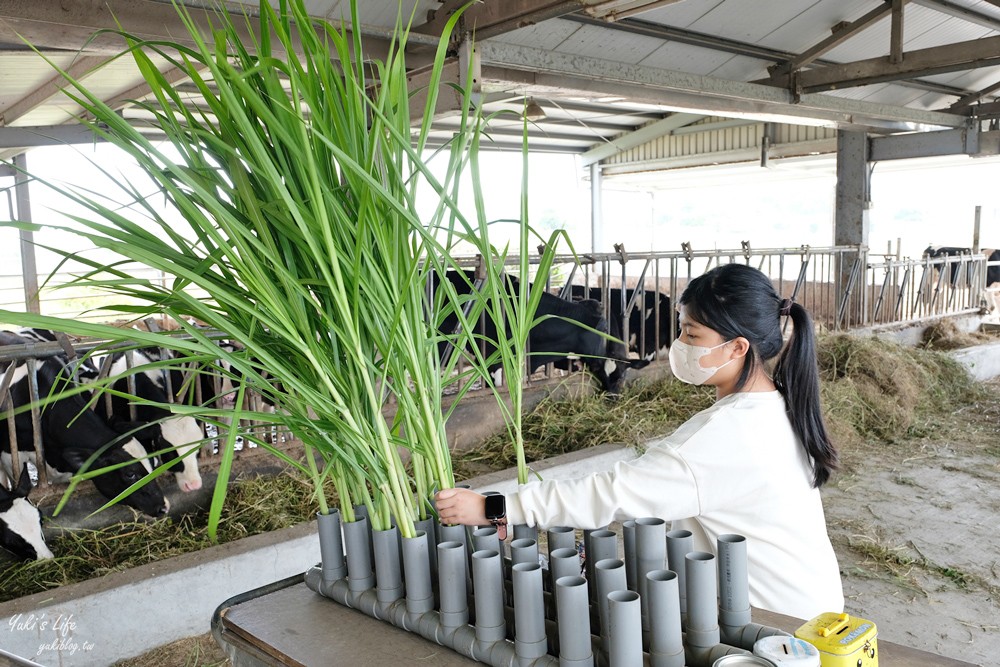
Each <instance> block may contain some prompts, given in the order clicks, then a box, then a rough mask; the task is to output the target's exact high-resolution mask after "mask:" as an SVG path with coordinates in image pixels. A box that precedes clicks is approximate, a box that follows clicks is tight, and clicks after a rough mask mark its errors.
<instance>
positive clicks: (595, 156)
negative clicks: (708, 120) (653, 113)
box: [582, 113, 705, 167]
mask: <svg viewBox="0 0 1000 667" xmlns="http://www.w3.org/2000/svg"><path fill="white" fill-rule="evenodd" d="M704 117H705V116H704V114H693V113H675V114H671V115H670V116H667V117H666V118H664V119H663V120H658V121H656V122H654V123H650V124H649V125H644V126H642V127H640V128H639V129H637V130H635V131H634V132H629V133H628V134H625V135H623V136H621V137H618V138H617V139H615V140H613V141H609V142H607V143H605V144H601V145H600V146H597V147H596V148H592V149H591V150H589V151H587V152H586V153H584V154H583V156H582V166H584V167H586V166H588V165H590V164H593V163H594V162H600V161H601V160H603V159H605V158H609V157H611V156H612V155H615V154H617V153H620V152H622V151H626V150H628V149H630V148H635V147H636V146H640V145H642V144H644V143H646V142H647V141H652V140H654V139H657V138H659V137H662V136H664V135H667V134H670V133H671V132H672V131H674V130H676V129H678V128H681V127H684V126H686V125H690V124H691V123H695V122H697V121H699V120H701V119H703V118H704Z"/></svg>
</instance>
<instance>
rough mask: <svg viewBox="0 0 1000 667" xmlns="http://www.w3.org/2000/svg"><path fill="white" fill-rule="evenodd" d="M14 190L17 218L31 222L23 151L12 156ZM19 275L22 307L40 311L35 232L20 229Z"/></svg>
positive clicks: (25, 161)
mask: <svg viewBox="0 0 1000 667" xmlns="http://www.w3.org/2000/svg"><path fill="white" fill-rule="evenodd" d="M14 166H15V168H16V172H15V173H14V192H15V194H16V195H17V219H18V220H19V221H21V222H31V196H30V195H29V193H28V177H27V176H26V172H27V170H28V160H27V158H26V157H25V154H24V153H21V154H20V155H15V156H14ZM19 235H20V238H21V275H22V276H23V280H24V308H25V310H26V311H27V312H29V313H41V312H42V308H41V302H40V301H39V299H38V266H37V264H36V263H35V234H34V232H31V231H27V230H23V229H22V230H21V231H20V234H19Z"/></svg>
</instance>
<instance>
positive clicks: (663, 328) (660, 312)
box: [571, 285, 676, 361]
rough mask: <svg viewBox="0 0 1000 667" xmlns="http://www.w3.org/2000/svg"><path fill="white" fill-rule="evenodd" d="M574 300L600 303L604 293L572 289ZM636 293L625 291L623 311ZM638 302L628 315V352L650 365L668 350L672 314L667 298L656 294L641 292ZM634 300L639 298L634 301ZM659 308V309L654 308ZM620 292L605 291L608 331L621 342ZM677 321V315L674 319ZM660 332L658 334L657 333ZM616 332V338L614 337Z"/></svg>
mask: <svg viewBox="0 0 1000 667" xmlns="http://www.w3.org/2000/svg"><path fill="white" fill-rule="evenodd" d="M571 292H572V296H573V299H585V298H589V299H595V300H600V299H601V297H602V294H603V290H602V289H601V288H600V287H591V288H589V289H588V288H586V287H584V286H583V285H573V286H572V288H571ZM635 292H636V290H634V289H626V290H625V293H624V294H625V301H624V307H628V305H629V303H630V302H631V300H632V299H633V297H634V296H635ZM640 296H641V299H642V300H641V302H639V301H637V302H636V303H635V304H634V305H633V307H632V309H631V310H630V311H629V313H628V349H629V352H634V353H635V354H637V355H638V356H639V358H640V359H644V360H646V361H652V360H653V357H654V356H655V355H658V354H660V355H662V354H663V353H664V352H665V351H666V349H667V348H669V347H670V342H671V341H670V318H671V315H672V313H673V310H672V309H671V308H670V297H669V296H667V295H666V294H663V293H662V292H658V291H656V290H643V291H642V293H641V295H640ZM636 298H637V299H638V298H639V297H636ZM657 306H659V308H657ZM622 308H623V305H622V290H621V288H618V287H612V288H609V289H608V312H609V314H610V315H609V317H610V320H609V323H608V325H609V328H610V329H611V330H612V335H615V336H616V337H617V338H621V337H622V336H623V335H624V331H625V318H624V317H623V315H622ZM673 316H674V319H675V320H676V314H674V315H673ZM657 328H659V332H657ZM615 330H617V331H618V332H621V333H618V334H615V333H614V332H615Z"/></svg>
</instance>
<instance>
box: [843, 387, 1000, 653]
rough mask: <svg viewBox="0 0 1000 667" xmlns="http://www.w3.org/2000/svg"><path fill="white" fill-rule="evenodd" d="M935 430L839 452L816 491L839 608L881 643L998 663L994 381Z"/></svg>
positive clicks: (999, 468)
mask: <svg viewBox="0 0 1000 667" xmlns="http://www.w3.org/2000/svg"><path fill="white" fill-rule="evenodd" d="M987 386H988V388H989V389H990V398H989V399H987V400H985V401H983V402H981V403H979V404H976V405H972V406H968V407H967V408H965V409H963V410H961V411H959V412H957V413H956V414H954V415H952V416H951V418H950V419H948V420H945V422H944V423H941V424H939V425H938V426H939V431H938V433H937V434H936V435H935V436H933V437H927V438H924V439H922V440H918V441H904V442H898V443H894V444H892V445H887V446H885V447H883V448H882V449H881V451H868V452H864V453H863V454H860V455H859V454H858V453H855V454H853V455H848V456H847V457H846V458H847V461H846V462H847V464H848V465H847V466H846V468H847V469H846V470H845V471H843V472H842V473H840V474H839V475H838V476H837V477H836V478H835V480H834V483H833V484H831V485H830V486H829V487H828V488H827V489H826V490H825V492H824V506H825V508H826V515H827V525H828V527H829V530H830V537H831V539H832V540H833V543H834V546H835V547H836V550H837V554H838V557H839V559H840V568H841V572H842V573H843V580H844V592H845V595H846V596H847V603H846V607H847V611H848V613H851V614H855V615H858V616H861V617H863V618H866V619H869V620H872V621H874V622H875V624H876V626H877V627H878V636H879V638H880V639H885V640H889V641H893V642H896V643H900V644H906V645H909V646H912V647H914V648H919V649H923V650H927V651H931V652H933V653H937V654H940V655H944V656H948V657H951V658H956V659H960V660H965V661H968V662H971V663H973V664H977V665H983V666H985V667H989V666H996V665H1000V531H998V530H997V529H996V520H997V516H998V515H1000V382H996V381H994V382H991V383H989V384H988V385H987Z"/></svg>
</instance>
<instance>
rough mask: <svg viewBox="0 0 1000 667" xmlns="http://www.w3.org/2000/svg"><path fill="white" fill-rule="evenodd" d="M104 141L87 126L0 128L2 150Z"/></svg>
mask: <svg viewBox="0 0 1000 667" xmlns="http://www.w3.org/2000/svg"><path fill="white" fill-rule="evenodd" d="M96 141H103V139H101V138H100V137H99V136H98V135H97V134H95V133H94V131H93V130H91V129H90V128H89V127H87V126H86V125H47V126H39V127H0V149H3V148H34V147H36V146H65V145H68V144H92V143H94V142H96Z"/></svg>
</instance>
